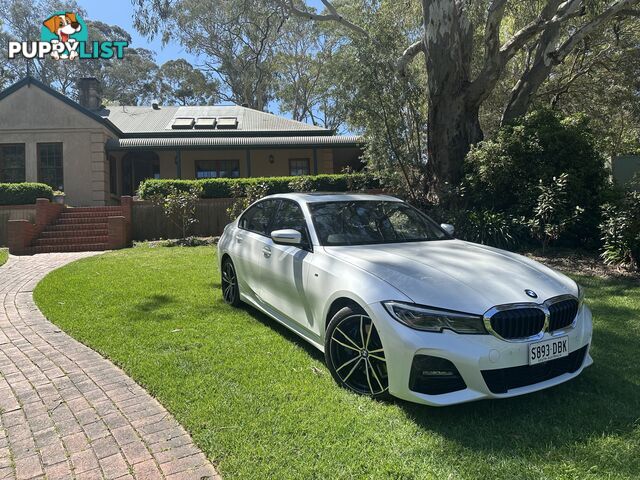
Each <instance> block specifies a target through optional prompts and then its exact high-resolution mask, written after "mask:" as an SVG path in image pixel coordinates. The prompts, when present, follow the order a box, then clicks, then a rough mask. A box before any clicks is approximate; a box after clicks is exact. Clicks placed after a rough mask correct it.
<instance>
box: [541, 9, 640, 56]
mask: <svg viewBox="0 0 640 480" xmlns="http://www.w3.org/2000/svg"><path fill="white" fill-rule="evenodd" d="M638 3H640V0H617V1H615V2H612V3H611V4H609V6H608V7H607V9H606V10H605V11H604V12H602V13H601V14H600V15H598V16H596V17H595V18H594V19H593V20H591V21H590V22H588V23H586V24H584V25H583V26H582V27H580V28H579V29H578V30H577V31H576V32H575V33H574V34H573V35H571V36H570V37H569V38H567V39H566V40H565V41H564V43H563V44H562V45H560V46H559V47H558V48H557V49H556V51H555V52H552V53H549V56H550V57H552V58H553V60H554V62H555V63H561V62H562V61H563V60H564V59H565V58H566V56H567V55H569V53H571V50H573V48H574V47H575V46H576V45H577V44H578V43H579V42H580V41H582V40H583V39H584V38H585V37H586V36H587V35H589V34H590V33H592V32H593V31H594V30H596V29H598V28H599V27H600V26H601V25H602V24H603V23H604V22H606V21H607V20H609V19H610V18H611V17H613V16H614V15H617V14H618V13H621V11H623V10H625V9H627V8H628V7H631V6H633V5H636V4H638Z"/></svg>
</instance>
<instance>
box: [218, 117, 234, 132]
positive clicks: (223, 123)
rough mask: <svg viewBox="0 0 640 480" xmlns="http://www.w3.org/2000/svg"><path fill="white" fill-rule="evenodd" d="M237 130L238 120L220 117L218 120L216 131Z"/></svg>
mask: <svg viewBox="0 0 640 480" xmlns="http://www.w3.org/2000/svg"><path fill="white" fill-rule="evenodd" d="M236 128H238V119H237V118H236V117H220V118H218V129H219V130H221V129H226V130H235V129H236Z"/></svg>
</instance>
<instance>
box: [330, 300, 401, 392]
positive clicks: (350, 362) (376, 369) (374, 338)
mask: <svg viewBox="0 0 640 480" xmlns="http://www.w3.org/2000/svg"><path fill="white" fill-rule="evenodd" d="M324 355H325V360H326V362H327V366H328V367H329V371H330V372H331V375H332V376H333V378H334V379H335V381H336V382H337V383H338V384H339V385H341V386H342V387H344V388H346V389H348V390H351V391H352V392H355V393H358V394H361V395H367V396H369V397H372V398H386V397H388V395H389V393H388V392H389V382H388V377H387V364H386V357H385V355H384V349H383V347H382V342H381V340H380V335H379V334H378V330H377V329H376V327H375V324H374V323H373V321H372V320H371V318H370V317H369V316H368V315H367V313H366V312H365V311H364V310H363V309H362V308H360V307H357V306H355V305H354V306H350V307H344V308H342V309H340V310H339V311H338V312H337V313H336V314H335V315H334V316H333V318H332V319H331V321H330V322H329V326H328V327H327V332H326V335H325V341H324Z"/></svg>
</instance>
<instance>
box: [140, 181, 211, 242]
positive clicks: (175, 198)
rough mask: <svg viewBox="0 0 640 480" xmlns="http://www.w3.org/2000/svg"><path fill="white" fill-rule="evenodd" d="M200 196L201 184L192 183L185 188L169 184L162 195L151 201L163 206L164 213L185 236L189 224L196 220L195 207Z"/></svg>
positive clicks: (189, 226) (184, 236) (183, 236)
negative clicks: (180, 188) (181, 188)
mask: <svg viewBox="0 0 640 480" xmlns="http://www.w3.org/2000/svg"><path fill="white" fill-rule="evenodd" d="M201 196H202V186H201V185H199V184H197V183H194V184H192V185H189V187H188V188H187V189H186V190H179V189H178V188H176V187H175V186H170V187H169V189H168V191H167V192H166V193H164V194H162V195H156V196H154V197H152V198H151V201H152V202H153V203H155V204H156V205H159V206H161V207H162V208H163V210H164V213H165V215H166V216H167V217H168V218H169V219H170V220H171V222H172V223H173V224H174V225H176V226H177V227H178V228H179V229H180V231H181V232H182V237H181V238H186V237H187V234H188V232H189V229H190V228H191V226H192V225H193V224H194V223H196V222H197V221H198V219H197V218H196V207H197V205H198V201H199V200H200V197H201Z"/></svg>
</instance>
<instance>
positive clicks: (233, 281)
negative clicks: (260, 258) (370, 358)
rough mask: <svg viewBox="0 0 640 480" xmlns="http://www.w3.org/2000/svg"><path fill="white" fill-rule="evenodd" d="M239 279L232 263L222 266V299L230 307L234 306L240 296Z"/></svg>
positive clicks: (228, 262) (227, 262)
mask: <svg viewBox="0 0 640 480" xmlns="http://www.w3.org/2000/svg"><path fill="white" fill-rule="evenodd" d="M237 286H238V277H237V276H236V270H235V268H234V267H233V264H232V263H231V262H230V261H226V262H225V263H224V265H223V266H222V298H223V299H224V301H225V302H227V303H228V304H229V305H234V304H235V303H236V300H237V295H238V288H237Z"/></svg>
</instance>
